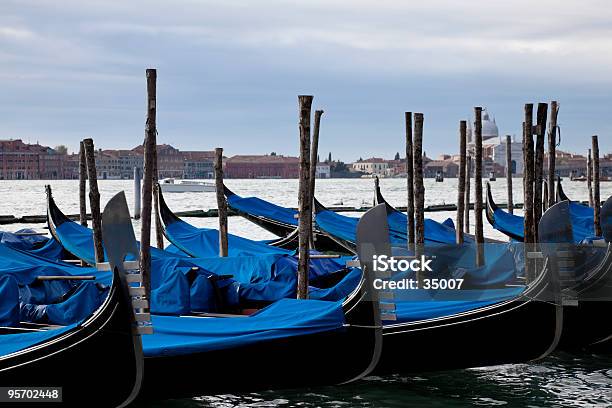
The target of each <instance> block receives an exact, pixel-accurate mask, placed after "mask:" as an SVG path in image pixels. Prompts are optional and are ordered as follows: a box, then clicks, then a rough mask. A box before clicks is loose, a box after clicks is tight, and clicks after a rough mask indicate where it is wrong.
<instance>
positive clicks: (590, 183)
mask: <svg viewBox="0 0 612 408" xmlns="http://www.w3.org/2000/svg"><path fill="white" fill-rule="evenodd" d="M592 157H593V156H592V153H591V149H589V154H588V156H587V188H588V189H589V207H591V208H593V207H594V205H595V201H594V200H593V159H592Z"/></svg>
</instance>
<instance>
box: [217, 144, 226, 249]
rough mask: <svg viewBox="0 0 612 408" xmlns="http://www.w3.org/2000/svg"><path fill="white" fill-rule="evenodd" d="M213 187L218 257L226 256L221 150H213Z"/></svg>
mask: <svg viewBox="0 0 612 408" xmlns="http://www.w3.org/2000/svg"><path fill="white" fill-rule="evenodd" d="M215 185H216V187H217V211H218V216H219V256H220V257H225V256H227V255H228V247H227V201H225V194H224V192H223V148H221V147H217V148H216V149H215Z"/></svg>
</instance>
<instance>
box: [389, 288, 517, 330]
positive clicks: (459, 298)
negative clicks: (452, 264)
mask: <svg viewBox="0 0 612 408" xmlns="http://www.w3.org/2000/svg"><path fill="white" fill-rule="evenodd" d="M524 290H525V288H524V287H513V288H504V289H487V290H469V289H468V290H443V291H442V290H440V291H437V292H432V291H426V290H422V289H414V290H402V291H395V294H396V295H398V294H399V295H400V297H401V298H402V300H398V301H396V303H395V307H396V312H395V313H396V315H397V321H396V322H394V323H402V322H415V321H419V320H426V319H434V318H437V317H444V316H451V315H454V314H457V313H462V312H467V311H469V310H475V309H478V308H481V307H485V306H489V305H492V304H495V303H500V302H504V301H508V300H511V299H513V298H516V297H517V296H519V295H520V294H521V293H522V292H523V291H524ZM406 297H409V298H410V300H403V298H406Z"/></svg>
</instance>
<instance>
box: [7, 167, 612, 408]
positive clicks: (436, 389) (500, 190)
mask: <svg viewBox="0 0 612 408" xmlns="http://www.w3.org/2000/svg"><path fill="white" fill-rule="evenodd" d="M45 184H46V182H44V181H20V182H15V181H0V197H1V198H2V199H1V200H0V214H13V215H18V216H19V215H33V214H44V212H45V193H44V185H45ZM51 185H52V187H53V191H54V196H55V198H56V201H57V202H58V205H59V206H60V208H61V209H62V210H63V211H64V212H66V213H70V214H74V213H78V195H77V191H78V187H77V186H78V182H76V181H53V182H51ZM227 185H228V186H229V187H230V188H231V189H232V190H234V191H235V192H236V193H237V194H240V195H243V196H252V195H256V196H258V197H260V198H263V199H266V200H270V201H273V202H275V203H277V204H280V205H284V206H292V207H295V206H296V205H297V185H298V183H297V180H227ZM99 186H100V193H101V199H102V203H103V204H104V203H106V201H107V200H108V199H110V197H111V196H112V195H113V194H114V193H116V192H117V191H119V190H125V191H126V194H127V197H128V201H129V203H130V205H131V203H132V202H133V197H134V195H133V184H132V181H129V180H116V181H115V180H102V181H100V184H99ZM425 186H426V197H425V198H426V200H425V204H426V205H431V204H442V203H447V204H448V203H454V202H456V199H457V198H456V195H457V190H456V180H454V179H447V180H445V181H444V182H443V183H435V182H434V181H433V180H426V181H425ZM492 186H493V194H494V197H495V199H496V200H497V201H499V202H505V201H506V183H505V180H503V179H501V178H500V179H498V181H496V182H494V183H492ZM601 187H602V189H601V197H602V199H605V198H607V197H608V196H610V195H612V183H602V185H601ZM381 188H382V192H383V194H384V195H385V197H386V198H387V200H388V201H389V202H390V203H391V204H393V205H398V206H399V205H405V201H406V190H405V181H404V180H401V179H383V180H381ZM514 189H515V190H514V201H515V202H522V192H521V180H520V179H515V180H514ZM564 190H565V192H566V193H567V195H568V196H570V197H571V198H572V199H576V200H585V199H586V198H587V191H586V184H585V183H581V182H570V181H566V182H565V183H564ZM317 197H318V199H319V200H320V201H321V202H322V203H324V204H326V205H339V204H340V203H342V204H344V205H347V206H354V207H360V206H362V205H363V206H366V205H371V202H372V198H373V181H372V180H370V179H358V180H318V181H317ZM166 201H167V202H168V205H169V206H170V207H171V208H172V209H173V210H175V211H185V210H195V209H208V208H215V207H216V201H215V195H214V193H182V194H166ZM517 213H520V212H517ZM348 215H350V214H348ZM426 216H428V217H431V218H434V219H436V220H444V219H446V218H447V217H452V218H454V217H455V214H454V213H453V212H438V213H428V214H427V215H426ZM187 220H188V221H189V222H191V223H193V224H194V225H197V226H207V227H214V226H216V224H217V220H216V219H215V218H189V219H187ZM471 221H472V222H474V217H473V216H472V217H471ZM25 226H28V227H33V228H36V229H39V230H41V231H43V227H44V225H43V224H31V225H18V224H13V225H6V226H4V229H5V230H11V231H12V230H16V229H19V228H22V227H25ZM229 226H230V232H232V233H235V234H238V235H243V236H246V237H250V238H254V239H265V238H272V236H271V235H270V234H269V233H268V232H266V231H264V230H262V229H261V228H259V227H257V226H255V225H253V224H251V223H249V222H248V221H245V220H243V219H242V218H239V217H230V220H229ZM138 227H139V225H138V223H135V228H138ZM472 228H473V227H472ZM485 235H486V236H488V237H492V238H503V236H501V235H500V234H499V233H497V232H496V231H494V230H493V229H492V228H491V227H489V225H488V223H487V222H486V221H485ZM611 318H612V317H611ZM474 341H478V339H477V338H475V339H474ZM528 341H529V339H528V338H526V339H525V342H528ZM449 347H452V339H449ZM516 347H521V344H517V345H516ZM457 352H458V353H460V352H461V350H457ZM432 358H435V357H434V356H432ZM202 369H203V370H207V371H208V372H214V367H203V368H202ZM240 369H241V368H240V367H236V370H240ZM248 369H249V370H251V371H253V375H257V370H256V369H253V368H252V367H250V368H248ZM473 405H483V406H506V407H566V406H579V407H592V406H602V407H604V406H612V355H590V354H589V355H586V354H581V355H572V354H560V353H557V354H555V355H553V356H551V357H548V358H547V359H545V360H544V361H541V362H538V363H534V364H517V365H505V366H498V367H488V368H479V369H470V370H456V371H446V372H439V373H424V374H422V375H418V376H410V377H400V376H390V377H384V378H379V377H369V378H366V379H365V380H362V381H360V382H358V383H355V384H351V385H347V386H342V387H320V388H311V389H300V390H285V391H265V392H259V393H249V394H236V395H233V394H232V395H214V396H201V397H198V398H193V399H183V400H172V401H163V402H157V403H153V404H147V405H146V406H150V407H168V408H170V407H175V408H179V407H215V408H226V407H329V408H331V407H408V406H413V407H463V406H473Z"/></svg>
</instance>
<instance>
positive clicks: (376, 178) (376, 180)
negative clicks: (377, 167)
mask: <svg viewBox="0 0 612 408" xmlns="http://www.w3.org/2000/svg"><path fill="white" fill-rule="evenodd" d="M379 189H380V180H379V179H378V176H374V197H373V198H372V207H375V206H376V201H377V194H376V193H377V192H378V190H379Z"/></svg>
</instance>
